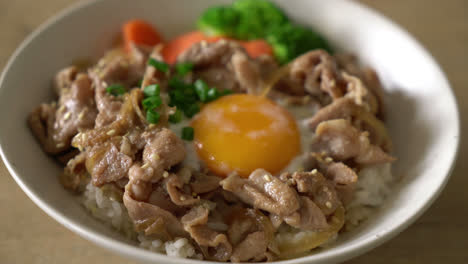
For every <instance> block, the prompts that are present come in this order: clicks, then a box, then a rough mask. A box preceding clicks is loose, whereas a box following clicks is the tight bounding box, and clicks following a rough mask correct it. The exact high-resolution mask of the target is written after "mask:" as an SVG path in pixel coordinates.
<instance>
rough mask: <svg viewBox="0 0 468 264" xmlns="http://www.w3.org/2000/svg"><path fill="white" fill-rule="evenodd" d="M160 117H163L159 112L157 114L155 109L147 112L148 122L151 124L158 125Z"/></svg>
mask: <svg viewBox="0 0 468 264" xmlns="http://www.w3.org/2000/svg"><path fill="white" fill-rule="evenodd" d="M160 116H161V115H160V114H159V113H158V112H156V110H155V109H148V110H147V111H146V120H148V122H149V123H150V124H156V123H158V121H159V118H160Z"/></svg>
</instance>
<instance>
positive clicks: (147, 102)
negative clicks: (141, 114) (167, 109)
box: [141, 96, 162, 110]
mask: <svg viewBox="0 0 468 264" xmlns="http://www.w3.org/2000/svg"><path fill="white" fill-rule="evenodd" d="M141 104H142V105H143V109H144V110H149V109H155V108H157V107H159V106H161V104H162V100H161V97H159V96H151V97H148V98H146V99H144V100H143V101H142V102H141Z"/></svg>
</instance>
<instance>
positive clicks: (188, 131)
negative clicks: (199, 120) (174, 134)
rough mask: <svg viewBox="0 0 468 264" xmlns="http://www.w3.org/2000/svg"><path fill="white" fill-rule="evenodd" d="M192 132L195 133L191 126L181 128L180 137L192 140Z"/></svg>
mask: <svg viewBox="0 0 468 264" xmlns="http://www.w3.org/2000/svg"><path fill="white" fill-rule="evenodd" d="M194 134H195V131H194V130H193V127H184V128H182V139H184V140H188V141H192V140H193V137H194Z"/></svg>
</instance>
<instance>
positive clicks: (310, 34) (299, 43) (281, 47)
mask: <svg viewBox="0 0 468 264" xmlns="http://www.w3.org/2000/svg"><path fill="white" fill-rule="evenodd" d="M266 40H267V41H268V43H269V44H270V45H271V46H272V48H273V52H274V54H275V57H276V59H277V60H278V62H279V63H281V64H284V63H287V62H289V61H291V60H293V59H294V58H296V57H297V56H299V55H302V54H304V53H306V52H307V51H310V50H314V49H324V50H326V51H328V52H332V49H331V47H330V45H329V44H328V42H327V41H326V40H325V39H324V38H323V37H322V36H320V35H319V34H318V33H316V32H314V31H312V30H310V29H307V28H305V27H302V26H297V25H292V24H285V25H282V26H278V27H276V28H274V29H272V30H271V31H270V32H269V33H268V35H267V37H266Z"/></svg>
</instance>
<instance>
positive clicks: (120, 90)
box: [106, 84, 126, 96]
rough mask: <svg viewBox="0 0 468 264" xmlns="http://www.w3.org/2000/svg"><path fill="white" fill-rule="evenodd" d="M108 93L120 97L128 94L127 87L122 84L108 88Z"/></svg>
mask: <svg viewBox="0 0 468 264" xmlns="http://www.w3.org/2000/svg"><path fill="white" fill-rule="evenodd" d="M106 92H107V93H108V94H111V95H113V96H119V95H122V94H124V93H125V92H126V90H125V87H124V86H123V85H121V84H112V85H109V86H107V88H106Z"/></svg>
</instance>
